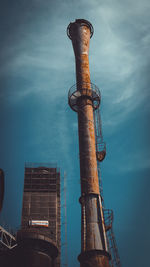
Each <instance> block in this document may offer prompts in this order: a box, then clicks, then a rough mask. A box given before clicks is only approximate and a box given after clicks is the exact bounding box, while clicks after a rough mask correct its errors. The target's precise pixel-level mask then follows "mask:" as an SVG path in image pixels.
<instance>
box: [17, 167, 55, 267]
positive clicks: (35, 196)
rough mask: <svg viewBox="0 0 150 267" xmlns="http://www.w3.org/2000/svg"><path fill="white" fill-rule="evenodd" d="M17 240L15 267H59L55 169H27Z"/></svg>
mask: <svg viewBox="0 0 150 267" xmlns="http://www.w3.org/2000/svg"><path fill="white" fill-rule="evenodd" d="M16 239H17V244H18V245H17V247H16V248H15V249H14V251H13V260H14V262H15V265H16V266H22V267H27V266H30V267H41V266H42V267H60V172H59V170H58V169H57V168H56V167H50V166H47V164H46V165H44V166H43V165H39V164H28V165H26V167H25V177H24V193H23V207H22V219H21V229H20V230H19V231H18V232H17V237H16Z"/></svg>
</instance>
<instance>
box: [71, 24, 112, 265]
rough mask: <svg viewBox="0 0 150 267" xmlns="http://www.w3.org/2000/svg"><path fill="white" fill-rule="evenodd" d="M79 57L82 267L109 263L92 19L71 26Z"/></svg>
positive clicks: (76, 105)
mask: <svg viewBox="0 0 150 267" xmlns="http://www.w3.org/2000/svg"><path fill="white" fill-rule="evenodd" d="M67 34H68V37H69V38H70V39H71V40H72V45H73V49H74V54H75V61H76V80H77V83H76V85H74V86H73V87H71V88H70V91H69V94H68V98H69V99H68V100H69V105H70V107H71V108H72V109H73V110H74V111H76V112H77V114H78V133H79V152H80V179H81V197H80V203H81V214H82V215H81V216H82V218H81V254H80V255H79V257H78V259H79V261H80V266H81V267H93V266H94V267H109V266H110V265H109V257H110V254H109V252H108V247H107V241H106V231H105V224H104V217H103V209H102V202H101V196H100V190H99V181H98V168H97V156H98V157H100V158H101V156H102V157H104V156H105V155H103V153H100V154H99V155H97V156H96V141H95V130H94V114H93V112H94V110H96V109H97V108H98V107H99V105H100V92H99V89H98V88H97V87H96V86H95V85H93V84H92V83H91V81H90V71H89V58H88V53H89V41H90V38H91V37H92V35H93V27H92V25H91V23H90V22H89V21H87V20H84V19H77V20H76V21H75V22H73V23H70V24H69V26H68V28H67Z"/></svg>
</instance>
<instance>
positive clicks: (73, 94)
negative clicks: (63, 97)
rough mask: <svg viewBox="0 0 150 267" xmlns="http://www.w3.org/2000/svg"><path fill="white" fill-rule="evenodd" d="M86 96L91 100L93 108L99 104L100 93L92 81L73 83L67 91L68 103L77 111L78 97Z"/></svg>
mask: <svg viewBox="0 0 150 267" xmlns="http://www.w3.org/2000/svg"><path fill="white" fill-rule="evenodd" d="M81 98H87V99H90V100H91V101H92V106H93V109H94V110H95V109H97V108H98V107H99V105H100V101H101V94H100V90H99V89H98V87H97V86H96V85H95V84H93V83H82V86H81V88H80V85H78V84H74V85H73V86H72V87H71V88H70V89H69V92H68V104H69V106H70V107H71V108H72V110H74V111H76V112H78V111H79V99H81Z"/></svg>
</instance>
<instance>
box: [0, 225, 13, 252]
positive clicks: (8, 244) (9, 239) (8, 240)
mask: <svg viewBox="0 0 150 267" xmlns="http://www.w3.org/2000/svg"><path fill="white" fill-rule="evenodd" d="M0 244H1V247H2V248H3V249H13V248H14V247H16V246H17V243H16V238H15V237H14V236H13V235H12V234H11V233H9V232H7V231H6V230H5V229H4V228H3V227H2V226H0Z"/></svg>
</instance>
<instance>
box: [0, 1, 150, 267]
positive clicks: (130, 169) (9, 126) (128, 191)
mask: <svg viewBox="0 0 150 267" xmlns="http://www.w3.org/2000/svg"><path fill="white" fill-rule="evenodd" d="M149 14H150V2H149V1H148V0H143V1H139V0H136V1H135V0H130V1H129V0H126V1H121V0H120V1H118V0H113V1H110V0H109V1H108V0H106V1H102V0H93V1H90V0H86V1H85V0H81V1H69V0H68V1H67V0H65V1H63V0H62V1H59V0H56V1H50V0H49V1H48V0H44V1H42V0H30V1H25V0H20V1H19V0H14V1H9V0H5V1H4V0H1V1H0V32H1V42H0V62H1V68H0V122H1V129H0V147H1V153H0V167H1V168H3V170H4V172H5V198H4V205H3V211H2V213H1V215H0V223H1V224H2V225H3V224H4V223H5V224H6V225H9V226H10V227H12V228H16V227H19V225H20V219H21V205H22V191H23V180H24V164H25V162H56V163H57V165H58V166H59V167H60V168H61V172H62V175H63V172H64V171H66V174H67V214H68V215H67V223H68V262H69V267H78V266H79V263H78V261H77V259H76V258H77V255H78V254H79V253H80V205H79V203H78V198H79V197H80V178H79V151H78V134H77V116H76V114H75V113H74V112H73V111H72V110H71V109H70V108H69V106H68V103H67V94H68V90H69V88H70V87H71V86H72V85H73V84H74V83H75V61H74V54H73V49H72V45H71V41H70V39H69V38H68V37H67V35H66V28H67V26H68V24H69V23H70V22H71V21H74V20H75V19H76V18H84V19H87V20H89V21H90V22H91V23H92V25H93V27H94V35H93V37H92V39H91V41H90V56H89V60H90V72H91V81H92V82H93V83H95V84H96V85H97V86H98V87H99V88H100V90H101V94H102V103H101V113H102V124H103V135H104V140H105V141H106V144H107V156H106V159H105V160H104V162H103V163H102V164H101V165H102V178H103V186H104V197H105V204H106V206H107V207H108V208H111V209H113V210H114V231H115V235H116V240H117V244H118V249H119V253H120V257H121V261H122V266H123V267H127V266H128V267H131V266H132V267H133V266H136V267H141V266H142V267H147V266H148V263H149V257H148V255H149V242H150V230H149V225H150V212H149V198H150V197H149V195H150V180H149V170H150V150H149V146H150V141H149V135H150V127H149V115H150V114H149V113H150V109H149V101H150V90H149V80H150V76H149V66H150V54H149V44H150V26H149ZM137 255H138V257H137Z"/></svg>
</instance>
